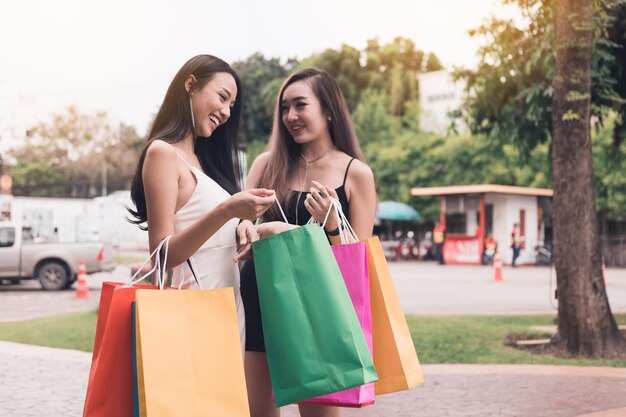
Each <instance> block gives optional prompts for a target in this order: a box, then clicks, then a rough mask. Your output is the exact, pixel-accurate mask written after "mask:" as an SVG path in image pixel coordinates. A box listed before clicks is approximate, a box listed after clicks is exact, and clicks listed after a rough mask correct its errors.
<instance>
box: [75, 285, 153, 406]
mask: <svg viewBox="0 0 626 417" xmlns="http://www.w3.org/2000/svg"><path fill="white" fill-rule="evenodd" d="M137 289H158V287H157V286H156V285H133V286H128V285H126V284H123V283H120V282H104V283H103V284H102V293H101V295H100V305H99V308H98V323H97V325H96V337H95V341H94V348H93V356H92V359H91V369H90V371H89V380H88V383H87V394H86V396H85V406H84V408H83V417H111V416H115V417H133V392H132V380H133V375H132V307H131V303H132V302H133V301H134V300H135V292H136V291H137Z"/></svg>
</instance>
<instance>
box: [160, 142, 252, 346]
mask: <svg viewBox="0 0 626 417" xmlns="http://www.w3.org/2000/svg"><path fill="white" fill-rule="evenodd" d="M176 155H178V157H179V158H180V159H181V160H182V161H183V162H184V163H185V165H187V166H188V167H189V169H190V170H191V173H192V174H193V176H194V177H195V178H196V188H195V189H194V191H193V193H192V194H191V197H190V198H189V201H187V203H185V205H183V206H182V207H181V208H180V209H179V210H178V211H177V212H176V214H175V216H174V230H175V231H176V232H177V233H178V232H180V231H181V230H183V229H185V228H187V227H189V226H190V225H191V224H193V223H195V222H196V221H197V220H198V219H199V218H200V217H202V216H204V215H205V214H206V213H208V212H209V211H211V210H212V209H214V208H215V207H216V206H217V205H218V204H219V203H221V202H222V201H224V200H226V199H227V198H229V197H230V194H229V193H228V192H227V191H226V190H224V189H223V188H222V187H221V186H220V185H219V184H218V183H216V182H215V181H213V179H211V178H210V177H209V176H208V175H206V174H205V173H204V172H202V171H201V170H200V169H198V168H196V167H193V166H191V165H190V164H189V163H188V162H187V161H185V159H184V158H183V157H182V156H181V155H179V154H178V153H176ZM238 223H239V220H238V219H231V220H229V221H228V222H226V223H225V224H224V225H223V226H222V227H221V228H220V229H219V230H218V231H217V232H215V234H213V236H211V237H210V238H209V240H207V241H206V242H205V243H204V244H203V245H202V246H201V247H200V249H198V251H197V252H196V253H194V254H193V256H192V257H191V258H190V261H191V264H192V265H193V267H194V270H195V272H196V276H197V277H198V280H199V281H200V284H201V285H202V288H203V289H212V288H224V287H233V288H234V290H235V303H236V306H237V319H238V322H239V337H240V339H241V346H242V347H243V346H245V337H246V333H245V318H244V317H245V316H244V310H243V303H242V302H241V292H240V289H239V286H240V284H239V282H240V281H239V268H238V267H237V264H236V263H235V262H233V257H234V256H235V255H236V254H237V241H236V237H235V236H236V229H237V225H238ZM181 280H183V283H184V285H183V288H187V287H190V286H191V285H192V283H193V282H194V280H193V276H192V275H191V270H190V269H189V266H188V265H187V263H183V264H181V265H179V266H178V267H176V268H175V269H174V273H173V276H172V284H173V286H178V285H179V283H180V281H181ZM194 285H195V284H194Z"/></svg>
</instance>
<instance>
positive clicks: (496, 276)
mask: <svg viewBox="0 0 626 417" xmlns="http://www.w3.org/2000/svg"><path fill="white" fill-rule="evenodd" d="M493 280H494V281H496V282H500V281H502V259H500V252H496V254H495V255H494V257H493Z"/></svg>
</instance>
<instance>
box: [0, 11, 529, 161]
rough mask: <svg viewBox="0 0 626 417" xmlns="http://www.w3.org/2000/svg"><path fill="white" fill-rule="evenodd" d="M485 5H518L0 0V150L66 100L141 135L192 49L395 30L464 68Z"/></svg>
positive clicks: (343, 38)
mask: <svg viewBox="0 0 626 417" xmlns="http://www.w3.org/2000/svg"><path fill="white" fill-rule="evenodd" d="M491 15H496V16H499V17H507V18H518V17H519V12H518V10H517V9H516V8H515V7H513V6H505V5H503V4H502V2H501V0H436V1H425V0H383V1H373V0H353V1H347V0H334V1H333V0H316V1H311V2H306V1H302V0H301V1H297V0H291V1H283V0H256V1H255V0H244V1H238V0H230V1H220V2H216V1H201V0H196V1H189V0H150V1H148V0H108V1H94V0H54V1H50V0H19V1H16V0H13V1H11V0H0V149H2V141H3V139H4V140H5V142H6V141H7V139H8V138H9V137H10V136H11V135H14V136H21V132H22V129H23V128H24V126H29V125H32V124H34V123H35V122H36V121H39V120H41V121H49V120H51V119H52V115H53V114H54V113H60V112H63V110H64V108H65V107H67V106H69V105H75V106H77V107H78V108H79V110H81V111H85V112H91V111H106V112H107V114H108V115H109V117H110V119H111V121H112V123H117V122H124V123H126V124H130V125H133V126H135V128H136V129H137V131H138V132H139V133H140V134H144V133H145V132H146V129H147V128H148V125H149V123H150V121H151V118H152V117H153V115H154V114H155V112H156V111H157V109H158V106H159V105H160V103H161V100H162V99H163V96H164V94H165V91H166V89H167V87H168V85H169V82H170V81H171V79H172V77H173V76H174V74H175V73H176V71H177V70H178V69H179V68H180V67H181V66H182V64H183V63H184V62H185V61H186V60H187V59H189V58H191V57H192V56H195V55H197V54H205V53H208V54H212V55H216V56H218V57H220V58H222V59H224V60H226V61H227V62H233V61H236V60H242V59H245V58H246V57H248V56H249V55H251V54H252V53H254V52H257V51H258V52H261V53H262V54H263V55H265V56H266V57H280V58H284V59H287V58H290V57H297V58H305V57H307V56H309V55H311V54H312V53H315V52H320V51H322V50H324V49H326V48H338V47H339V46H340V45H341V44H343V43H345V44H348V45H350V46H353V47H355V48H357V49H363V48H364V47H365V46H366V42H367V40H368V39H372V38H378V40H379V41H380V42H381V43H387V42H390V41H392V40H393V38H395V37H396V36H402V37H406V38H410V39H412V40H413V41H414V42H415V44H416V46H417V48H419V49H421V50H424V51H426V52H434V53H435V54H437V56H438V57H439V58H440V60H441V61H442V63H443V64H444V65H445V66H446V67H448V68H451V67H452V66H465V67H472V66H474V65H475V64H476V62H477V58H476V50H477V48H478V46H479V41H478V40H476V39H472V38H470V37H469V35H468V34H467V31H468V30H469V29H472V28H476V27H478V26H479V25H480V24H481V23H482V22H483V21H484V20H485V19H487V18H489V17H490V16H491ZM16 131H17V133H16Z"/></svg>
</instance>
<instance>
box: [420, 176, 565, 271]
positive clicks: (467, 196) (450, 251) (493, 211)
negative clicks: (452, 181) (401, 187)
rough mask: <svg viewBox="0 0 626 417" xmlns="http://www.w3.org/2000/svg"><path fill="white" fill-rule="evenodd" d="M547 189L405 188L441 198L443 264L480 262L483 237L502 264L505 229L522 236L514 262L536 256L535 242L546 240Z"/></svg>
mask: <svg viewBox="0 0 626 417" xmlns="http://www.w3.org/2000/svg"><path fill="white" fill-rule="evenodd" d="M552 194H553V192H552V190H551V189H547V188H531V187H515V186H509V185H495V184H479V185H458V186H447V187H419V188H413V189H411V195H414V196H439V197H441V204H440V218H439V222H440V223H441V224H443V225H445V227H446V231H447V237H446V241H445V244H444V258H445V262H446V263H447V264H476V265H478V264H480V263H481V256H482V252H483V249H484V244H485V239H486V237H487V236H489V235H491V236H493V238H494V239H495V240H496V241H497V244H498V252H499V253H500V256H501V257H502V260H503V261H504V262H505V263H509V264H510V263H511V259H512V255H513V253H512V249H511V230H512V228H513V225H514V224H515V223H518V224H519V225H520V229H521V230H520V232H521V236H523V237H524V242H523V247H522V251H521V255H520V257H519V258H518V260H517V263H518V264H534V263H535V262H536V261H537V252H536V250H535V247H536V246H543V245H544V244H546V242H549V243H551V242H552V220H551V219H552Z"/></svg>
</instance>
